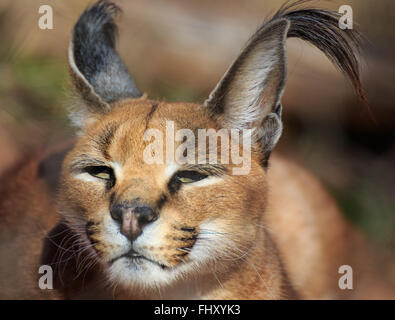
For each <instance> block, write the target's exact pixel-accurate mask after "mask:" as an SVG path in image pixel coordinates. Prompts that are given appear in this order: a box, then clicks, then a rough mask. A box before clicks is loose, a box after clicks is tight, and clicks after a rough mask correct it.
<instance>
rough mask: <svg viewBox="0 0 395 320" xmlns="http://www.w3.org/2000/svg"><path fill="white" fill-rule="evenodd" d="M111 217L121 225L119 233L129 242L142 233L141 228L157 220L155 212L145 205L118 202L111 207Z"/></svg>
mask: <svg viewBox="0 0 395 320" xmlns="http://www.w3.org/2000/svg"><path fill="white" fill-rule="evenodd" d="M110 213H111V217H112V218H113V219H114V220H116V221H118V222H119V223H120V224H121V233H122V234H123V235H125V236H126V237H128V238H129V239H130V240H131V241H134V240H136V238H137V237H138V236H139V235H140V234H141V233H142V232H143V228H144V227H145V226H146V225H147V224H149V223H151V222H153V221H155V220H156V219H158V214H157V213H156V211H155V210H154V209H153V208H152V207H150V206H149V205H145V204H133V202H119V203H116V204H114V205H112V206H111V208H110Z"/></svg>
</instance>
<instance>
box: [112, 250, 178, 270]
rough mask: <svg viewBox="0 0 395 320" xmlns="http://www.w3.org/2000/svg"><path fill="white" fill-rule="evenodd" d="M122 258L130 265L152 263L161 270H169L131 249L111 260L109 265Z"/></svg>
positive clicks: (167, 267)
mask: <svg viewBox="0 0 395 320" xmlns="http://www.w3.org/2000/svg"><path fill="white" fill-rule="evenodd" d="M122 258H124V259H127V260H128V262H130V263H132V264H136V265H139V264H142V263H144V262H149V263H152V264H155V265H157V266H159V267H161V268H162V269H163V270H165V269H170V267H169V266H166V265H164V264H162V263H160V262H158V261H155V260H152V259H149V258H147V257H146V256H143V255H142V254H140V253H138V252H136V251H135V250H133V249H131V250H130V251H128V252H126V253H125V254H123V255H120V256H119V257H117V258H114V259H112V260H111V262H110V264H113V263H114V262H115V261H117V260H119V259H122Z"/></svg>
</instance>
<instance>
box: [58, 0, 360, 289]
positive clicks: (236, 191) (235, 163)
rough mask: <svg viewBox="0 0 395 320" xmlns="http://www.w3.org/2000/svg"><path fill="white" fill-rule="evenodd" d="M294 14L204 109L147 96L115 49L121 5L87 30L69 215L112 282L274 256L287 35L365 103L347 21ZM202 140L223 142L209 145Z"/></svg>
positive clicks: (80, 53)
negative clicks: (273, 198) (269, 196)
mask: <svg viewBox="0 0 395 320" xmlns="http://www.w3.org/2000/svg"><path fill="white" fill-rule="evenodd" d="M294 6H295V5H289V6H283V7H281V9H280V11H279V12H278V13H277V14H276V15H274V17H273V18H272V19H271V20H269V21H267V22H266V23H265V24H264V25H263V26H262V27H260V28H259V29H258V30H257V31H256V33H255V34H254V35H252V37H251V38H250V40H249V41H248V42H247V44H246V46H245V48H244V49H243V51H242V52H241V54H240V55H239V56H238V57H237V58H236V59H235V60H234V62H233V63H232V65H231V66H230V67H229V69H228V70H227V71H226V72H225V74H224V75H223V77H222V78H221V79H220V80H219V82H218V84H217V85H216V87H215V88H214V89H213V91H212V92H211V94H210V95H209V97H208V98H207V99H206V100H205V102H204V103H203V105H195V104H188V103H166V102H158V101H150V100H148V99H147V98H146V97H145V96H143V95H142V94H141V93H140V91H139V90H138V89H137V87H136V85H135V83H134V80H133V79H132V77H131V75H130V74H129V72H128V70H127V67H126V66H125V65H124V63H123V62H122V60H121V58H120V57H119V55H118V54H117V52H116V49H115V44H116V31H117V26H116V24H115V21H114V16H115V15H116V13H117V12H118V11H119V9H118V7H117V6H116V5H115V4H113V3H111V2H109V1H99V2H97V3H96V4H94V5H93V6H91V7H89V8H88V9H87V10H86V11H85V12H84V13H83V14H82V15H81V17H80V18H79V20H78V21H77V23H76V25H75V26H74V29H73V33H72V37H71V41H70V46H69V66H70V74H71V79H72V82H73V85H74V88H75V91H76V95H77V96H78V103H77V104H76V108H74V110H72V112H71V119H72V121H73V123H74V124H75V125H76V126H77V127H78V128H79V130H80V136H79V139H78V141H77V142H76V145H75V147H74V149H73V150H72V151H71V152H70V153H69V154H68V156H67V158H66V160H65V162H64V163H63V171H62V183H61V187H60V192H59V194H60V197H59V213H60V214H61V216H62V219H63V222H65V223H66V225H67V226H68V227H69V228H71V229H72V230H73V231H74V232H75V233H76V239H77V240H78V241H80V242H81V243H80V244H81V245H82V246H81V247H82V249H81V250H85V251H86V250H88V251H89V252H90V254H89V255H88V256H89V257H90V258H93V259H92V260H93V262H97V263H99V264H100V265H101V266H103V268H104V270H105V272H106V274H107V276H108V279H109V280H110V283H111V284H115V285H122V286H124V287H126V288H134V287H136V286H139V287H143V288H154V289H155V288H160V287H162V286H165V285H170V284H174V283H175V282H176V281H177V280H179V279H185V278H186V277H192V276H193V277H195V279H198V282H199V281H200V280H201V279H202V278H203V277H204V275H210V277H207V278H206V279H208V278H210V279H215V277H216V273H217V272H218V274H221V275H222V276H224V275H226V274H229V273H227V272H228V271H230V270H229V269H230V268H233V267H235V266H240V265H241V264H242V261H244V260H246V259H247V257H249V258H251V256H253V255H261V254H263V251H265V250H266V249H265V248H266V244H267V243H269V240H268V241H267V242H266V237H264V236H263V231H262V230H263V229H262V228H264V227H265V225H264V221H263V220H262V216H263V215H264V211H265V206H266V193H267V192H266V183H267V181H266V169H267V167H268V161H269V157H270V154H271V152H272V150H273V149H274V147H275V145H276V144H277V142H278V140H279V138H280V136H281V133H282V128H283V127H282V119H281V116H282V104H281V99H282V95H283V93H284V90H285V84H286V65H287V63H286V45H285V43H286V39H287V37H290V36H292V37H295V36H296V37H299V38H302V39H304V40H307V41H309V42H310V43H312V44H314V45H315V46H317V47H318V48H319V49H320V50H321V51H323V52H324V53H325V54H327V55H328V56H329V57H330V58H331V60H332V61H333V62H334V63H335V65H336V66H337V67H338V68H339V69H340V70H342V71H343V72H344V73H345V74H346V75H348V77H349V78H350V79H351V80H352V82H353V84H354V86H355V87H356V89H357V92H359V93H360V94H362V91H361V88H360V81H359V73H358V61H357V59H356V57H355V55H354V50H353V48H354V46H355V45H356V40H357V37H356V34H355V33H354V32H353V31H350V30H348V31H350V32H347V33H345V32H343V31H342V30H339V28H338V15H337V13H334V12H330V11H322V10H315V9H310V10H307V11H306V10H299V11H298V10H296V11H292V10H291V9H293V8H294ZM328 35H330V36H328ZM334 43H335V44H336V45H335V46H334V45H333V44H334ZM202 50H203V49H202ZM345 57H346V58H345ZM191 76H193V74H191ZM210 129H211V130H210ZM201 130H206V133H207V139H208V140H210V139H211V140H213V141H214V142H218V143H217V144H210V142H209V143H208V144H207V145H206V146H203V147H200V144H201V143H202V142H206V137H204V139H203V140H204V141H202V138H201V136H200V134H201V133H202V131H201ZM221 131H222V132H221ZM169 132H170V133H171V134H170V135H169ZM217 135H218V136H217ZM153 141H155V144H154V145H153ZM157 141H159V143H158V144H157ZM224 141H225V143H223V142H224ZM181 146H184V147H185V150H184V149H181V150H180V149H179V147H181ZM214 155H216V156H217V157H216V158H215V157H214ZM211 156H213V157H211ZM185 159H187V161H186V162H185V161H184V160H185ZM219 159H220V160H219ZM240 159H241V160H242V161H239V160H240ZM238 169H240V170H241V171H240V170H238ZM262 223H263V225H262ZM258 241H259V243H257V242H258ZM251 248H255V249H256V250H255V251H254V254H249V250H250V249H251ZM257 248H258V249H259V250H260V251H259V250H258V249H257ZM258 251H259V252H258ZM89 257H88V258H89ZM273 259H274V260H276V258H274V256H268V258H267V260H265V261H266V262H270V261H273ZM276 261H278V260H276ZM266 265H267V263H266ZM273 268H274V269H278V270H277V271H278V272H280V271H279V269H280V267H279V265H277V266H276V267H273ZM273 268H272V269H273ZM278 278H281V276H278ZM269 280H270V279H269ZM280 282H281V281H278V283H277V284H278V285H279V284H280ZM184 287H185V283H184ZM257 290H258V289H257ZM259 290H260V289H259ZM231 291H232V290H231Z"/></svg>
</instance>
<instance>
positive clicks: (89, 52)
mask: <svg viewBox="0 0 395 320" xmlns="http://www.w3.org/2000/svg"><path fill="white" fill-rule="evenodd" d="M119 12H120V9H119V7H118V6H116V5H115V4H114V3H111V2H109V1H106V0H101V1H99V2H97V3H96V4H94V5H93V6H91V7H89V8H88V9H87V10H85V11H84V13H83V14H82V15H81V16H80V18H79V19H78V21H77V23H76V24H75V26H74V29H73V33H72V39H71V42H70V47H69V63H70V73H71V78H72V80H73V84H74V86H75V88H76V90H77V92H78V94H79V95H80V97H81V98H82V99H83V100H84V101H85V102H86V103H87V108H88V109H89V111H90V112H106V111H108V110H109V104H111V103H113V102H116V101H119V100H122V99H126V98H138V97H140V96H141V93H140V92H139V90H138V89H137V88H136V86H135V84H134V81H133V79H132V77H131V76H130V74H129V73H128V71H127V68H126V66H125V65H124V63H123V62H122V60H121V58H120V57H119V56H118V54H117V52H116V50H115V44H116V35H117V25H116V23H115V21H114V16H115V15H117V14H118V13H119Z"/></svg>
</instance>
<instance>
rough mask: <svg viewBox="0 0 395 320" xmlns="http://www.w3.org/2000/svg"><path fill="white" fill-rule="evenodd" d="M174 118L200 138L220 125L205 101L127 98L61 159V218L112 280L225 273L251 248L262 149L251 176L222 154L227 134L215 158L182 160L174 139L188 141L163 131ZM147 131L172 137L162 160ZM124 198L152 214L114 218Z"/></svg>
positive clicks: (147, 283)
mask: <svg viewBox="0 0 395 320" xmlns="http://www.w3.org/2000/svg"><path fill="white" fill-rule="evenodd" d="M169 120H170V121H169ZM169 123H174V127H175V128H174V129H175V132H177V130H178V129H181V128H182V129H190V130H191V132H194V133H196V134H195V137H196V139H197V137H198V134H197V130H198V129H209V128H211V129H218V128H217V126H216V124H215V123H214V122H213V121H212V120H210V118H209V115H208V113H207V110H206V109H205V108H204V107H202V106H200V105H195V104H182V103H175V104H174V103H173V104H171V103H164V102H160V103H158V102H155V101H150V100H144V99H135V100H128V101H125V102H123V103H122V104H119V105H117V106H115V107H114V108H113V111H111V112H109V113H108V114H106V115H102V116H101V117H100V118H99V119H97V120H96V121H95V122H94V123H93V124H91V125H90V126H89V127H88V128H86V129H85V133H84V134H83V136H82V137H81V138H80V139H79V140H78V142H77V143H76V145H75V147H74V149H73V150H72V151H71V152H70V154H69V155H68V157H67V159H66V161H65V163H64V166H63V180H64V182H63V189H62V199H63V200H64V199H67V201H62V203H65V206H62V214H63V216H64V217H65V218H66V219H67V221H68V223H69V225H71V226H72V227H73V229H74V230H75V231H77V232H78V233H79V234H80V235H81V238H82V239H84V241H85V243H84V246H89V247H90V249H89V250H90V251H92V253H91V254H92V255H94V256H96V259H98V261H99V262H100V263H101V264H102V265H103V266H104V268H105V270H107V272H108V276H109V278H110V279H111V280H113V281H112V282H114V280H115V283H121V284H122V285H125V286H127V287H130V286H132V287H133V286H134V285H136V284H137V285H140V286H143V287H157V286H161V285H164V284H169V283H171V282H172V281H174V280H176V279H178V278H182V277H183V276H187V275H189V274H194V275H197V274H201V273H203V274H204V273H212V272H215V270H217V271H218V272H223V271H224V269H225V268H229V267H231V265H232V261H233V260H238V259H243V257H244V256H245V255H246V254H247V252H248V248H250V247H252V244H253V242H254V239H255V237H256V232H257V229H258V226H259V221H260V214H259V213H261V212H263V211H264V210H263V208H256V207H254V206H257V205H259V203H262V201H261V200H262V199H260V200H259V201H256V200H255V199H254V198H255V197H258V198H262V194H263V189H264V185H265V170H264V169H263V168H262V166H261V164H260V163H259V159H260V155H259V153H256V154H254V152H252V155H253V159H252V161H251V168H250V171H249V173H248V175H235V174H232V170H233V169H234V167H235V165H234V164H233V163H232V162H231V161H229V162H230V163H229V164H222V163H221V162H220V159H221V158H220V153H221V152H219V151H221V146H222V145H221V142H220V139H218V148H217V149H214V150H215V151H213V150H211V152H217V151H218V155H219V157H218V161H217V163H214V164H207V163H206V164H198V163H197V161H190V162H191V163H185V164H182V163H181V164H180V162H182V161H179V158H177V154H176V155H175V159H174V160H172V159H170V161H166V156H167V154H166V146H167V144H169V143H171V142H174V144H175V147H174V149H175V150H177V147H179V146H180V144H181V143H182V142H183V141H184V140H183V141H175V140H174V137H173V138H172V137H168V136H166V128H167V129H168V127H169ZM149 129H157V130H158V131H160V132H161V133H162V136H163V137H164V138H165V139H164V144H163V149H162V150H163V160H164V161H159V162H160V163H147V161H146V160H147V159H145V158H144V156H145V155H144V150H148V149H147V147H148V146H149V145H150V143H151V142H152V139H151V140H150V141H145V139H144V134H145V133H146V132H147V130H149ZM207 142H208V144H207V145H209V142H210V141H209V140H207ZM197 147H198V143H196V150H197ZM224 147H225V148H226V146H224ZM162 150H161V151H162ZM209 151H210V150H209ZM222 151H223V150H222ZM240 152H242V150H241V151H240ZM197 153H198V152H196V159H197ZM250 155H251V154H250ZM194 162H195V163H194ZM93 169H94V170H95V171H93ZM119 206H124V207H128V206H129V207H130V208H133V207H135V206H138V207H141V208H149V209H147V210H152V211H153V212H152V217H150V218H149V219H148V220H150V221H143V223H142V225H143V226H142V227H141V230H138V231H137V232H136V234H130V233H133V232H131V230H124V229H125V225H127V224H128V223H129V220H128V221H126V220H125V219H128V218H125V217H123V220H122V217H119V216H118V217H117V212H116V211H117V208H119ZM126 210H127V208H126ZM129 219H130V217H129ZM131 223H132V224H133V221H132V222H131ZM136 223H139V222H138V221H136ZM128 231H129V233H128ZM213 268H214V269H213Z"/></svg>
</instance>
